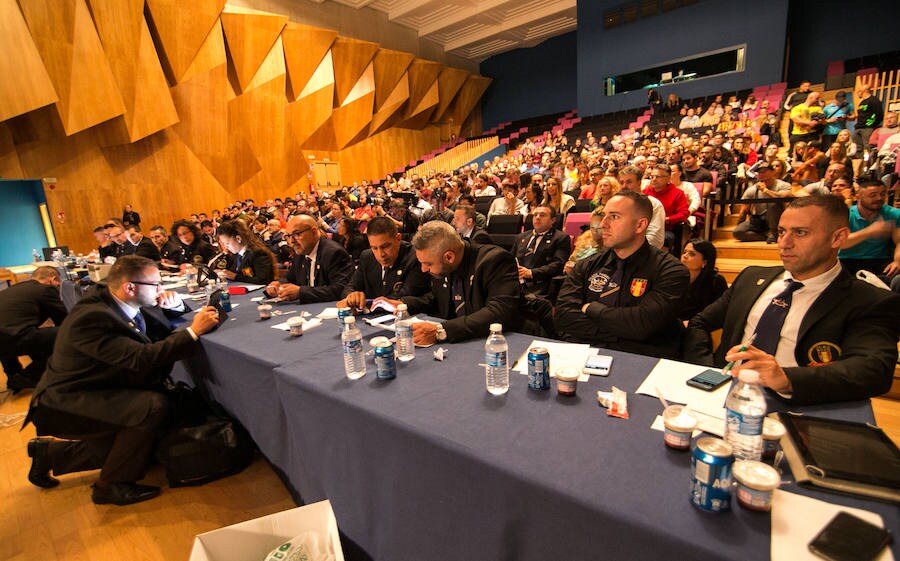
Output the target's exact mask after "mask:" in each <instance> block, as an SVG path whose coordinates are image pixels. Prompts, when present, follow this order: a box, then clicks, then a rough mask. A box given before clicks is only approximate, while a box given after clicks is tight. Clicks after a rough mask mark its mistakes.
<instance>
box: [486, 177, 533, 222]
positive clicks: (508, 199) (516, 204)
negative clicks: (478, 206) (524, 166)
mask: <svg viewBox="0 0 900 561" xmlns="http://www.w3.org/2000/svg"><path fill="white" fill-rule="evenodd" d="M518 195H519V184H518V183H517V182H515V181H510V180H507V179H505V180H504V181H503V196H502V197H500V198H499V199H494V200H493V202H491V208H490V209H489V210H488V215H487V218H488V223H490V221H491V216H494V215H495V214H505V215H516V214H522V208H523V207H524V206H525V203H523V202H522V201H521V200H520V199H519V198H518Z"/></svg>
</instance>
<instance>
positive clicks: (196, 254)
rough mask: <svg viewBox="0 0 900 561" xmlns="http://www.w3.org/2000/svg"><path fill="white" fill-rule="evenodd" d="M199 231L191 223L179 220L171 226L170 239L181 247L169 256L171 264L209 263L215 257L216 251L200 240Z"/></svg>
mask: <svg viewBox="0 0 900 561" xmlns="http://www.w3.org/2000/svg"><path fill="white" fill-rule="evenodd" d="M201 236H202V234H201V233H200V229H199V228H198V227H197V225H196V224H194V223H193V222H189V221H187V220H179V221H177V222H175V223H174V224H172V237H173V238H176V239H177V240H178V242H179V244H180V245H181V247H180V248H179V251H178V252H176V253H175V254H174V255H172V256H171V259H172V263H174V264H175V265H182V264H184V263H195V264H196V263H209V260H210V259H212V258H213V257H214V256H215V255H216V250H215V248H214V247H213V246H211V245H209V244H208V243H206V242H205V241H204V240H203V239H202V237H201Z"/></svg>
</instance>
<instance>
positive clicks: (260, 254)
mask: <svg viewBox="0 0 900 561" xmlns="http://www.w3.org/2000/svg"><path fill="white" fill-rule="evenodd" d="M231 257H232V261H231V263H230V264H229V269H231V270H232V271H234V272H235V273H236V274H237V276H236V277H234V280H236V281H238V282H247V283H251V284H269V283H270V282H272V281H273V280H275V265H274V264H273V263H272V254H271V253H269V252H268V251H262V250H259V249H256V250H254V249H247V250H246V251H244V256H243V257H242V258H241V266H240V269H239V270H235V267H234V264H235V263H236V261H235V259H236V258H237V256H235V255H232V256H231Z"/></svg>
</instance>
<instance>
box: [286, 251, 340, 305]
mask: <svg viewBox="0 0 900 561" xmlns="http://www.w3.org/2000/svg"><path fill="white" fill-rule="evenodd" d="M306 263H308V261H307V259H306V257H305V256H304V255H298V256H296V257H294V261H293V262H292V263H291V268H290V269H289V270H288V274H287V282H289V283H291V284H296V285H297V286H301V287H303V288H301V289H300V299H299V300H298V302H299V303H300V304H310V303H312V302H331V301H334V300H339V299H340V298H341V294H342V293H343V291H344V287H345V286H347V283H349V282H350V279H351V277H353V259H352V258H351V257H350V254H349V253H347V250H346V249H344V248H343V246H341V244H339V243H337V242H334V241H332V240H329V239H328V238H325V237H321V238H319V247H318V248H317V249H316V273H315V283H314V284H315V286H309V275H308V274H307V273H306Z"/></svg>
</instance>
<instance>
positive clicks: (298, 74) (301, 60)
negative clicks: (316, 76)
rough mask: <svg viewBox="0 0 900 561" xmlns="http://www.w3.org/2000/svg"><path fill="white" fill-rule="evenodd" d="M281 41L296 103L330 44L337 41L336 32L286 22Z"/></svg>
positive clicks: (327, 52) (327, 51)
mask: <svg viewBox="0 0 900 561" xmlns="http://www.w3.org/2000/svg"><path fill="white" fill-rule="evenodd" d="M281 39H282V41H283V42H284V59H285V61H286V63H287V72H288V79H289V80H290V84H291V95H292V98H293V100H295V101H296V100H297V99H299V98H300V92H302V91H303V89H304V88H305V87H306V83H307V82H309V80H310V78H312V76H313V73H314V72H315V71H316V69H317V68H318V67H319V63H320V62H321V61H322V59H324V58H325V55H326V54H329V50H330V49H331V45H332V43H334V40H335V39H337V31H332V30H330V29H321V28H319V27H312V26H310V25H302V24H299V23H293V22H288V24H287V26H286V27H285V28H284V29H283V30H282V32H281Z"/></svg>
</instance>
